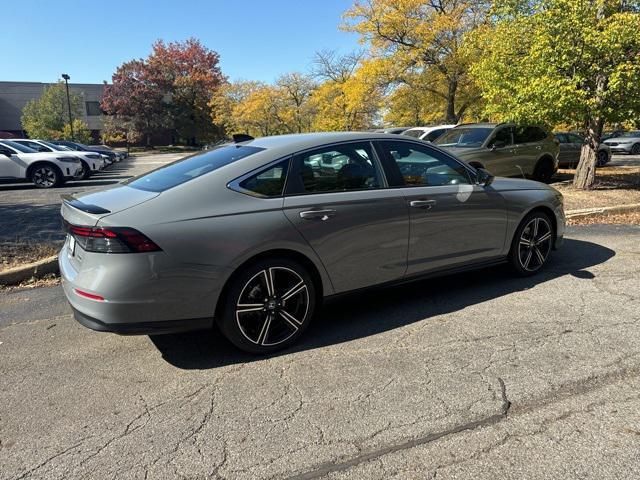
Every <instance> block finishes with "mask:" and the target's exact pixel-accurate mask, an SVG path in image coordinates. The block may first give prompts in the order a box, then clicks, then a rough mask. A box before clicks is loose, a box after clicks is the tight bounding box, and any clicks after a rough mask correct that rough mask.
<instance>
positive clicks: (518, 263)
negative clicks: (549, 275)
mask: <svg viewBox="0 0 640 480" xmlns="http://www.w3.org/2000/svg"><path fill="white" fill-rule="evenodd" d="M554 238H555V233H554V231H553V227H552V226H551V220H550V219H549V217H548V216H547V215H545V214H544V213H542V212H533V213H530V214H529V215H527V216H526V217H525V218H524V220H522V222H521V223H520V225H519V226H518V228H517V230H516V233H515V235H514V237H513V241H512V242H511V251H510V252H509V262H510V263H511V266H512V268H513V270H514V271H515V272H516V273H517V274H518V275H521V276H529V275H533V274H534V273H537V272H538V271H540V270H541V269H542V267H543V266H544V264H545V263H546V262H547V259H548V258H549V254H550V253H551V247H552V246H553V240H554Z"/></svg>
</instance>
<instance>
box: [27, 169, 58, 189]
mask: <svg viewBox="0 0 640 480" xmlns="http://www.w3.org/2000/svg"><path fill="white" fill-rule="evenodd" d="M32 179H33V183H35V184H36V185H37V186H39V187H45V188H49V187H52V186H53V185H55V183H56V180H57V175H56V172H55V170H54V169H53V168H52V167H49V166H46V165H45V166H42V167H38V168H36V170H35V171H34V172H33V177H32Z"/></svg>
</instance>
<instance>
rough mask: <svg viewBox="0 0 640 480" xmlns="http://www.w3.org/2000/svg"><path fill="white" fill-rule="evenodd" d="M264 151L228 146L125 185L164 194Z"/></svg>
mask: <svg viewBox="0 0 640 480" xmlns="http://www.w3.org/2000/svg"><path fill="white" fill-rule="evenodd" d="M262 150H264V148H259V147H251V146H247V145H226V146H223V147H220V148H216V149H214V150H209V151H207V152H204V153H200V154H197V155H193V156H191V157H187V158H184V159H182V160H178V161H177V162H173V163H170V164H169V165H166V166H164V167H160V168H158V169H156V170H153V171H152V172H149V173H147V174H146V175H141V176H139V177H136V178H133V179H131V180H129V181H127V182H124V184H125V185H128V186H129V187H133V188H137V189H139V190H145V191H147V192H164V191H165V190H168V189H170V188H173V187H175V186H177V185H181V184H183V183H185V182H188V181H189V180H193V179H194V178H198V177H200V176H202V175H204V174H205V173H209V172H213V171H214V170H217V169H218V168H220V167H224V166H225V165H229V164H230V163H233V162H237V161H238V160H240V159H243V158H245V157H248V156H249V155H253V154H254V153H257V152H260V151H262Z"/></svg>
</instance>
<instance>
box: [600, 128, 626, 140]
mask: <svg viewBox="0 0 640 480" xmlns="http://www.w3.org/2000/svg"><path fill="white" fill-rule="evenodd" d="M625 132H626V130H611V131H609V132H604V133H603V134H602V136H601V137H600V141H601V142H604V141H605V140H609V139H610V138H616V137H619V136H620V135H622V134H623V133H625Z"/></svg>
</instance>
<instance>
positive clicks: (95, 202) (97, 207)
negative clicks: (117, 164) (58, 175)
mask: <svg viewBox="0 0 640 480" xmlns="http://www.w3.org/2000/svg"><path fill="white" fill-rule="evenodd" d="M158 195H160V193H158V192H147V191H144V190H138V189H137V188H131V187H127V186H126V185H121V186H118V187H115V188H111V189H109V190H102V191H98V192H87V193H80V194H71V195H63V196H62V209H61V213H62V217H63V218H64V219H65V220H66V221H67V222H69V223H71V224H73V225H86V226H94V225H96V223H98V220H100V219H101V218H102V217H105V216H107V215H111V214H112V213H117V212H122V211H123V210H126V209H128V208H131V207H134V206H136V205H140V204H141V203H144V202H147V201H149V200H151V199H153V198H155V197H157V196H158Z"/></svg>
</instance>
